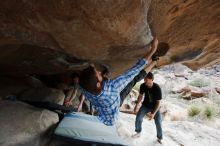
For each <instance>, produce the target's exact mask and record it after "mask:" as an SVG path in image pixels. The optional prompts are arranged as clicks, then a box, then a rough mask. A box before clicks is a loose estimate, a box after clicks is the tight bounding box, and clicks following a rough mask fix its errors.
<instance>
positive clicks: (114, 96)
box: [84, 59, 147, 126]
mask: <svg viewBox="0 0 220 146" xmlns="http://www.w3.org/2000/svg"><path fill="white" fill-rule="evenodd" d="M146 64H147V61H146V60H145V59H140V60H139V61H138V62H137V64H136V65H135V66H133V67H132V68H131V69H129V70H128V71H126V72H125V73H124V74H122V75H120V76H118V77H116V78H115V79H112V80H106V81H104V83H103V87H102V88H103V89H102V91H101V93H100V94H99V95H97V96H95V95H93V94H91V93H89V92H87V91H85V90H84V94H85V96H86V98H87V99H88V100H89V101H90V102H91V103H92V105H93V106H94V108H95V109H96V111H97V112H98V114H99V115H98V119H99V120H100V121H102V122H103V123H104V124H105V125H109V126H110V125H114V123H115V120H116V119H117V115H118V113H119V107H120V92H121V91H122V90H123V89H124V88H125V87H126V86H127V84H128V83H129V82H131V81H132V80H133V79H134V77H135V76H136V75H137V74H138V73H139V72H140V71H141V70H142V69H143V68H144V66H145V65H146Z"/></svg>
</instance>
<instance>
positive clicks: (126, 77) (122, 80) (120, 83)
mask: <svg viewBox="0 0 220 146" xmlns="http://www.w3.org/2000/svg"><path fill="white" fill-rule="evenodd" d="M157 45H158V40H157V39H156V38H155V39H154V40H153V41H152V46H151V49H150V51H149V52H147V53H146V54H145V55H144V57H143V58H142V59H141V60H139V61H138V62H137V64H136V65H135V66H133V67H132V68H131V69H129V70H127V71H126V72H125V73H124V74H122V75H120V76H118V77H117V78H115V79H113V80H112V83H113V86H114V87H115V88H116V89H117V90H119V91H120V92H121V91H122V90H123V89H124V88H125V87H126V86H127V84H128V83H129V82H131V80H132V79H134V77H135V76H136V75H137V74H138V73H139V72H140V71H141V70H142V69H143V68H144V67H145V66H146V64H147V63H148V62H149V61H150V62H151V57H152V55H153V54H154V53H155V51H156V49H157ZM152 66H153V65H152ZM152 66H150V67H151V68H152Z"/></svg>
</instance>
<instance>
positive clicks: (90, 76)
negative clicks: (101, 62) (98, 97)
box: [79, 66, 98, 93]
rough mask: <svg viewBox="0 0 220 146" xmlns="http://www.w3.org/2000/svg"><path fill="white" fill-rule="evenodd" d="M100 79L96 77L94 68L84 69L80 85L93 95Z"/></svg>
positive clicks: (80, 77)
mask: <svg viewBox="0 0 220 146" xmlns="http://www.w3.org/2000/svg"><path fill="white" fill-rule="evenodd" d="M97 82H98V79H97V77H96V72H95V68H94V67H93V66H89V67H87V68H86V69H84V70H83V71H82V72H81V73H80V76H79V85H80V86H81V87H82V88H83V89H85V90H87V91H89V92H91V93H93V92H94V91H95V90H96V85H97Z"/></svg>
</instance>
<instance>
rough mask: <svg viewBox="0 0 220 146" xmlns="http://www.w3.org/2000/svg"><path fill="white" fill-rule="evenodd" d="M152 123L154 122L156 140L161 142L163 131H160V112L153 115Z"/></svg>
mask: <svg viewBox="0 0 220 146" xmlns="http://www.w3.org/2000/svg"><path fill="white" fill-rule="evenodd" d="M154 122H155V125H156V129H157V138H158V140H162V139H163V131H162V117H161V113H160V110H158V111H157V113H156V114H155V116H154Z"/></svg>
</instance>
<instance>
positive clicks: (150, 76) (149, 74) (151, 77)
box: [145, 72, 154, 80]
mask: <svg viewBox="0 0 220 146" xmlns="http://www.w3.org/2000/svg"><path fill="white" fill-rule="evenodd" d="M145 78H148V79H152V80H154V75H153V73H152V72H149V73H148V74H147V76H146V77H145Z"/></svg>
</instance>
